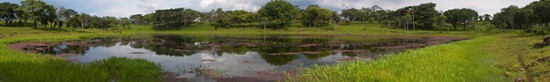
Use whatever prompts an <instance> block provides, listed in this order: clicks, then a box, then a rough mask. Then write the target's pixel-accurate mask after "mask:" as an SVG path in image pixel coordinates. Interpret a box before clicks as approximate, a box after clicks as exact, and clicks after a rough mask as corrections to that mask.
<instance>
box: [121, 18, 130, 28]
mask: <svg viewBox="0 0 550 82" xmlns="http://www.w3.org/2000/svg"><path fill="white" fill-rule="evenodd" d="M130 23H131V22H130V19H128V18H126V17H123V18H120V22H119V24H120V25H121V26H122V28H129V27H130V26H128V25H130Z"/></svg>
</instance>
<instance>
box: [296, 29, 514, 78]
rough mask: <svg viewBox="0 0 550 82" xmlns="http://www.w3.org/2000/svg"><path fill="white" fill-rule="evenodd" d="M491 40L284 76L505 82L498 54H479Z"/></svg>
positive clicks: (486, 39) (465, 42) (348, 63)
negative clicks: (498, 63) (497, 64)
mask: <svg viewBox="0 0 550 82" xmlns="http://www.w3.org/2000/svg"><path fill="white" fill-rule="evenodd" d="M493 40H496V39H495V37H480V38H476V39H473V40H467V41H461V42H456V43H451V44H443V45H436V46H430V47H426V48H422V49H417V50H408V51H405V52H402V53H397V54H391V55H389V56H387V57H383V58H381V59H377V60H374V61H368V62H365V61H363V60H358V61H354V62H342V63H339V64H336V65H329V66H314V67H313V68H305V69H303V70H301V71H300V73H299V74H298V75H287V77H289V78H287V79H286V81H291V82H302V81H306V82H325V81H326V82H334V81H339V82H359V81H390V82H396V81H398V82H419V81H420V82H424V81H426V82H505V81H510V80H511V79H510V78H508V77H506V76H504V75H503V74H504V71H503V69H500V68H498V67H496V65H495V64H494V62H499V61H500V60H497V59H495V58H498V57H497V55H498V54H492V53H488V52H485V51H483V48H484V46H485V45H487V44H493V43H494V42H495V41H493Z"/></svg>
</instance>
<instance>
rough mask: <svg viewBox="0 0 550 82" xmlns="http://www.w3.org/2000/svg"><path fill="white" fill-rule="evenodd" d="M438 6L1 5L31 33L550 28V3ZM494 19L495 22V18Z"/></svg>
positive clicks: (33, 1)
mask: <svg viewBox="0 0 550 82" xmlns="http://www.w3.org/2000/svg"><path fill="white" fill-rule="evenodd" d="M435 7H436V4H435V3H424V4H419V5H414V6H406V7H403V8H399V9H397V10H388V9H383V8H382V7H379V6H372V7H367V8H360V9H356V8H349V9H344V10H342V11H341V13H339V14H338V13H337V12H336V11H331V10H329V9H326V8H322V7H320V6H318V5H310V6H308V7H307V8H305V9H300V8H299V7H298V6H295V5H293V4H291V3H289V2H287V1H284V0H272V1H270V2H268V3H267V4H266V5H264V6H262V8H261V9H259V10H258V11H256V12H249V11H245V10H230V11H224V10H223V9H222V8H218V9H214V10H212V11H210V12H199V11H196V10H193V9H189V8H172V9H161V10H156V11H155V12H154V13H149V14H135V15H131V16H129V18H126V17H121V18H117V17H111V16H104V17H98V16H91V15H89V14H86V13H78V12H76V11H74V10H72V9H66V8H63V7H54V6H52V5H49V4H46V3H44V2H42V1H39V0H24V1H21V3H20V4H13V3H8V2H4V3H1V4H0V15H1V19H4V20H5V24H6V25H8V26H9V25H14V23H12V22H14V21H18V24H22V21H25V22H26V21H27V20H31V21H32V22H33V27H34V28H37V27H38V26H39V25H38V24H39V23H40V25H41V26H43V27H47V26H48V25H49V27H51V28H54V27H59V28H61V27H62V26H66V27H67V28H70V27H72V28H110V27H112V26H113V25H120V26H122V27H128V26H129V24H135V25H153V26H154V27H153V29H156V30H174V29H181V28H186V27H193V26H194V25H195V24H197V23H200V24H204V23H206V24H209V25H211V26H214V27H216V28H230V27H260V28H261V27H263V28H271V29H284V28H287V27H290V26H292V25H293V23H300V25H302V26H303V27H312V28H316V27H328V26H330V25H347V24H354V23H358V24H365V23H378V24H381V25H383V26H384V27H393V28H401V29H424V30H431V29H436V28H443V27H448V26H446V25H447V24H450V25H451V26H452V27H453V28H454V30H458V27H462V29H463V30H466V29H467V26H468V25H469V24H472V23H475V22H479V21H487V22H490V23H491V24H493V25H495V26H496V27H497V28H507V29H530V28H532V27H533V26H548V23H549V22H550V16H549V15H550V14H548V12H550V1H548V0H540V1H535V2H532V3H531V4H529V5H527V6H525V7H523V8H519V7H517V6H513V5H512V6H510V7H507V8H503V9H502V11H501V12H498V13H496V14H494V15H489V14H484V15H479V14H478V12H476V11H475V10H472V9H468V8H461V9H458V8H457V9H450V10H447V11H437V10H435ZM493 16H494V17H493ZM23 25H26V24H23Z"/></svg>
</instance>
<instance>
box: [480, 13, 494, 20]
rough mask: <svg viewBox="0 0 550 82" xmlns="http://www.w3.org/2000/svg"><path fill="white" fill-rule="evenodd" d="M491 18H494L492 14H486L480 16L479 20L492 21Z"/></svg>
mask: <svg viewBox="0 0 550 82" xmlns="http://www.w3.org/2000/svg"><path fill="white" fill-rule="evenodd" d="M491 18H493V17H492V16H491V15H489V14H485V15H482V16H480V17H479V20H480V21H491Z"/></svg>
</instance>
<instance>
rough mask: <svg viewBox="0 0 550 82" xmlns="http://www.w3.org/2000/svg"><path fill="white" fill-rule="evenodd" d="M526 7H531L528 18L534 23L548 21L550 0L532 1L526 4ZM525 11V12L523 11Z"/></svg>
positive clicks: (549, 19) (549, 18)
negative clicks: (530, 13)
mask: <svg viewBox="0 0 550 82" xmlns="http://www.w3.org/2000/svg"><path fill="white" fill-rule="evenodd" d="M526 8H527V9H532V16H531V17H530V19H532V20H533V22H534V23H549V22H550V14H548V13H550V0H540V1H535V2H532V3H531V4H529V5H527V6H526ZM524 13H525V12H524Z"/></svg>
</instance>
